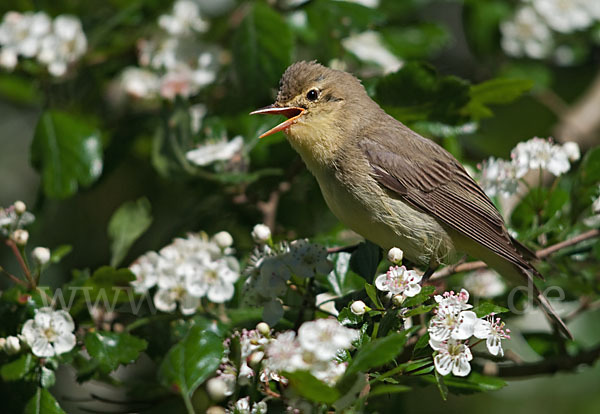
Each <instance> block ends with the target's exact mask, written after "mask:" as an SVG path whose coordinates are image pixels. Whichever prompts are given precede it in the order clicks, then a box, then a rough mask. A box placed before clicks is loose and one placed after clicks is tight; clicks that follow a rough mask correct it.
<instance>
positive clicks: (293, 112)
mask: <svg viewBox="0 0 600 414" xmlns="http://www.w3.org/2000/svg"><path fill="white" fill-rule="evenodd" d="M304 111H305V109H304V108H300V107H296V106H289V107H279V106H275V105H269V106H265V107H264V108H260V109H257V110H255V111H252V112H250V115H257V114H270V115H283V116H285V117H286V118H288V119H287V120H285V121H283V122H282V123H280V124H279V125H277V126H276V127H274V128H272V129H270V130H268V131H267V132H265V133H264V134H262V135H260V136H259V138H264V137H266V136H268V135H271V134H274V133H275V132H279V131H283V130H285V129H287V128H289V127H290V126H291V125H292V124H294V123H295V122H296V121H297V120H298V118H299V117H300V116H301V115H302V114H303V113H304Z"/></svg>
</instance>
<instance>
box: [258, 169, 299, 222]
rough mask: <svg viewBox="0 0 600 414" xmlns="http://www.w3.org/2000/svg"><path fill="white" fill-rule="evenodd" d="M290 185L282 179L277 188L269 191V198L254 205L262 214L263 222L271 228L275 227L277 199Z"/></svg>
mask: <svg viewBox="0 0 600 414" xmlns="http://www.w3.org/2000/svg"><path fill="white" fill-rule="evenodd" d="M291 187H292V186H291V185H290V183H289V182H287V181H284V182H282V183H279V185H278V186H277V188H276V189H275V190H273V191H271V194H270V195H269V200H267V201H259V202H258V203H256V206H257V207H258V209H259V210H260V211H261V213H262V214H263V223H264V224H265V225H266V226H267V227H269V228H270V229H271V230H274V229H275V218H276V216H277V207H278V206H279V199H280V198H281V195H282V194H283V193H286V192H288V191H289V190H290V188H291Z"/></svg>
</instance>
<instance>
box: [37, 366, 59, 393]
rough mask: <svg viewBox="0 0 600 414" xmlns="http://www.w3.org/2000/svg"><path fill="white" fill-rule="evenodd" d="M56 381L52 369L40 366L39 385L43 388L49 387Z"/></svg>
mask: <svg viewBox="0 0 600 414" xmlns="http://www.w3.org/2000/svg"><path fill="white" fill-rule="evenodd" d="M55 382H56V375H55V374H54V371H52V370H51V369H48V368H46V367H42V374H41V376H40V385H41V386H42V387H43V388H50V387H52V386H53V385H54V383H55Z"/></svg>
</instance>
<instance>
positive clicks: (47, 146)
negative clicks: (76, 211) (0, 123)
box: [31, 110, 102, 198]
mask: <svg viewBox="0 0 600 414" xmlns="http://www.w3.org/2000/svg"><path fill="white" fill-rule="evenodd" d="M31 161H32V164H33V165H34V167H35V168H36V169H37V170H38V171H39V172H40V173H41V174H42V184H43V189H44V193H45V194H46V195H47V196H48V197H52V198H67V197H69V196H72V195H73V194H75V193H76V192H77V189H78V187H79V186H82V187H88V186H90V185H91V184H92V183H93V182H94V181H96V179H97V178H98V177H99V176H100V174H101V173H102V141H101V140H100V133H99V131H98V130H97V129H95V128H93V127H91V126H90V125H88V124H87V123H85V122H84V121H82V120H81V119H78V118H75V117H73V116H72V115H70V114H68V113H65V112H60V111H54V110H48V111H46V112H45V113H44V114H43V115H42V116H41V118H40V120H39V122H38V124H37V127H36V129H35V135H34V137H33V142H32V144H31Z"/></svg>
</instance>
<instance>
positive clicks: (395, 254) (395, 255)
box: [388, 247, 404, 264]
mask: <svg viewBox="0 0 600 414" xmlns="http://www.w3.org/2000/svg"><path fill="white" fill-rule="evenodd" d="M403 257H404V252H403V251H402V250H400V249H399V248H397V247H392V248H391V249H390V250H389V251H388V260H389V261H390V262H392V263H394V264H398V263H400V262H401V261H402V258H403Z"/></svg>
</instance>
